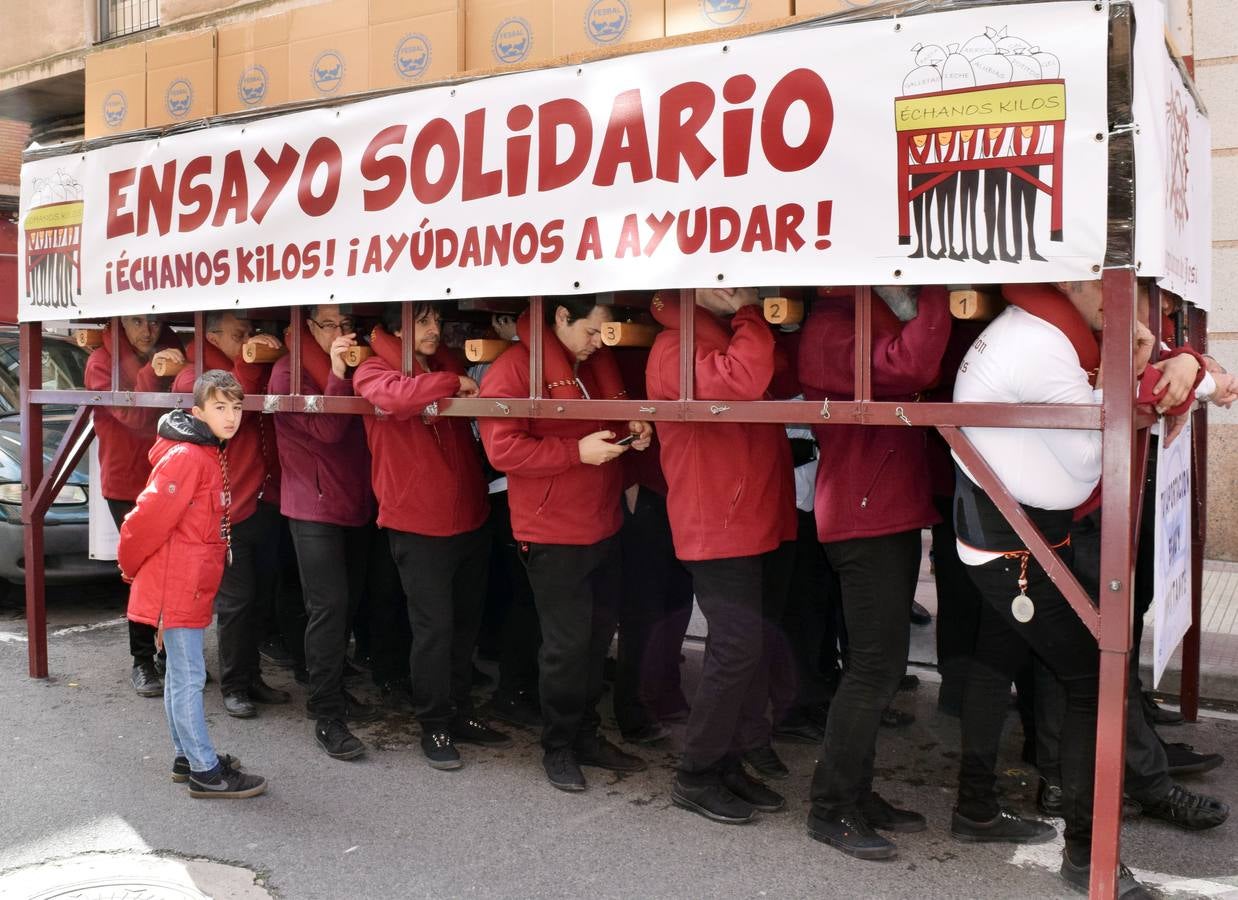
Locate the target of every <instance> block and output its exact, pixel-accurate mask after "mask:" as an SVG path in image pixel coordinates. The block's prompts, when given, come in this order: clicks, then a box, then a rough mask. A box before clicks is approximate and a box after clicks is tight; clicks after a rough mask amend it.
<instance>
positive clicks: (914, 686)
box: [898, 675, 920, 693]
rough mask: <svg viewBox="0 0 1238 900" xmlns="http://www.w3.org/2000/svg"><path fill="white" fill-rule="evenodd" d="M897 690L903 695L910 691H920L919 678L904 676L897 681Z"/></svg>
mask: <svg viewBox="0 0 1238 900" xmlns="http://www.w3.org/2000/svg"><path fill="white" fill-rule="evenodd" d="M898 689H899V690H900V691H902V692H903V693H911V692H912V691H918V690H920V676H919V675H904V676H903V677H902V678H900V679H899V680H898Z"/></svg>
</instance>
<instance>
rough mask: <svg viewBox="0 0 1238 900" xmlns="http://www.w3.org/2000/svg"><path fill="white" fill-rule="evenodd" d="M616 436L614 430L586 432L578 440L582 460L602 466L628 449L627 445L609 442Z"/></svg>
mask: <svg viewBox="0 0 1238 900" xmlns="http://www.w3.org/2000/svg"><path fill="white" fill-rule="evenodd" d="M614 436H615V433H614V432H613V431H595V432H593V434H586V435H585V436H584V437H582V438H581V439H580V440H579V441H577V442H576V446H577V447H578V448H579V451H580V461H581V462H582V463H584V464H585V465H586V466H600V465H604V464H605V463H608V462H610V461H611V460H612V459H616V458H617V457H618V456H619V455H620V454H622V453H624V452H625V451H627V449H628V448H627V447H620V446H619V445H618V444H611V443H609V441H610V440H611V438H613V437H614Z"/></svg>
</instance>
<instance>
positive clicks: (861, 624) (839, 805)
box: [810, 529, 920, 818]
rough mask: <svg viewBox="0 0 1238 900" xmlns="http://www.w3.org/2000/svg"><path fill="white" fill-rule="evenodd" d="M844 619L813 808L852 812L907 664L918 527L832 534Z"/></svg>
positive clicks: (831, 555) (829, 549)
mask: <svg viewBox="0 0 1238 900" xmlns="http://www.w3.org/2000/svg"><path fill="white" fill-rule="evenodd" d="M824 546H825V555H826V557H827V558H828V559H829V561H830V565H831V566H832V567H833V569H834V571H835V572H837V573H838V579H839V584H840V586H841V589H842V605H843V618H844V620H845V621H846V624H847V667H846V669H844V671H843V677H842V681H841V682H840V683H839V686H838V691H837V692H836V693H835V694H834V700H833V702H832V703H831V704H830V715H829V718H828V719H827V720H826V724H825V742H824V744H823V746H822V748H821V757H820V759H818V761H817V767H816V769H815V770H814V772H813V776H812V788H811V791H810V793H811V797H812V810H813V814H814V815H817V816H820V817H822V818H826V817H829V816H833V815H837V814H840V813H844V812H852V811H854V810H855V808H856V807H857V805H858V804H859V803H860V802H861V801H862V800H863V799H864V798H865V797H866V796H867V795H868V793H869V792H870V791H871V790H872V785H873V758H874V756H875V755H876V751H877V732H878V730H879V729H880V727H881V712H882V710H884V709H885V708H886V707H887V706H888V705H889V703H890V701H891V700H892V699H894V694H895V692H896V691H897V690H898V682H899V679H900V678H902V677H903V673H904V672H905V671H906V669H907V651H908V647H909V645H910V641H911V625H910V621H909V619H908V615H909V614H910V612H911V604H912V601H913V600H914V599H915V595H916V580H917V579H918V577H919V571H920V532H919V530H918V529H917V530H914V531H903V532H899V533H898V534H890V535H883V536H881V537H870V538H853V539H851V540H845V541H831V542H830V543H827V544H825V545H824Z"/></svg>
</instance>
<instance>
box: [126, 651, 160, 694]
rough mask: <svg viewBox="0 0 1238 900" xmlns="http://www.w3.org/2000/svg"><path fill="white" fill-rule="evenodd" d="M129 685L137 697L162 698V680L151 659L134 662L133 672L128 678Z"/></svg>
mask: <svg viewBox="0 0 1238 900" xmlns="http://www.w3.org/2000/svg"><path fill="white" fill-rule="evenodd" d="M129 683H130V684H132V685H133V690H134V691H135V692H136V693H137V695H138V696H139V697H162V696H163V679H162V678H160V677H159V673H158V672H157V671H155V661H154V660H153V659H143V660H139V661H137V662H135V663H134V664H133V672H132V674H131V675H130V676H129Z"/></svg>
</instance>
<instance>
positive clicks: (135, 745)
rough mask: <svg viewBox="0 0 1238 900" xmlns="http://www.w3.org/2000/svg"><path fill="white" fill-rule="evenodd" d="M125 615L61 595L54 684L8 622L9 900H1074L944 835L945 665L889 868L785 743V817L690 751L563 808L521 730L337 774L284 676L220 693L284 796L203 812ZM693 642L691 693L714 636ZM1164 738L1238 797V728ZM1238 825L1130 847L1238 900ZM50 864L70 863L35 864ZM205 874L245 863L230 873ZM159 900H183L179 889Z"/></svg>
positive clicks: (88, 597) (408, 741)
mask: <svg viewBox="0 0 1238 900" xmlns="http://www.w3.org/2000/svg"><path fill="white" fill-rule="evenodd" d="M120 614H121V610H120V606H119V600H118V599H117V596H116V592H115V591H114V590H112V591H108V590H92V591H85V590H73V591H69V592H60V593H59V594H58V595H57V596H55V597H53V599H52V601H51V612H50V620H51V626H50V627H51V631H52V638H51V649H50V665H51V672H52V677H51V678H50V679H48V680H46V681H36V680H32V679H30V678H28V677H27V676H26V645H25V643H24V641H23V638H24V633H25V628H24V622H23V621H22V619H21V617H20V614H19V612H18V611H17V610H14V609H9V610H0V773H3V777H2V778H0V811H2V812H0V821H2V822H3V823H4V828H3V831H2V833H0V896H3V897H6V898H8V897H29V896H34V894H32V893H31V891H32V890H34V889H33V888H31V885H32V884H34V885H37V886H38V887H37V891H38V893H37V896H41V897H51V896H60V894H59V893H58V892H57V891H54V890H52V888H53V886H54V885H55V884H63V883H64V881H63V880H59V881H58V880H57V879H63V878H68V879H69V880H72V879H74V878H78V879H79V882H80V878H79V876H80V874H81V870H80V868H78V869H74V866H78V867H81V866H88V867H89V866H93V867H94V868H93V869H91V871H93V872H96V873H97V872H98V871H99V870H100V867H102V868H104V869H107V866H108V865H110V866H111V869H107V871H109V872H110V873H111V874H112V875H113V876H114V875H115V871H116V870H117V869H123V870H126V871H128V870H133V872H134V876H133V877H134V878H135V879H136V878H138V877H140V876H145V877H147V878H149V879H155V878H156V876H158V877H159V878H161V879H164V881H165V882H166V883H170V882H168V881H167V878H168V877H170V876H168V872H169V870H171V869H176V870H178V871H180V872H182V873H185V874H184V877H185V878H188V879H189V880H190V882H191V883H193V884H196V885H197V887H198V889H199V891H200V894H198V895H202V894H206V895H214V896H216V897H237V898H240V897H242V896H253V895H254V889H257V890H258V893H257V895H258V896H261V895H262V894H263V893H265V892H270V893H271V894H273V895H275V896H278V897H284V898H307V900H310V898H340V897H349V898H402V897H585V896H588V897H603V898H604V897H623V898H630V897H711V898H717V897H723V898H730V897H767V896H768V897H809V896H812V897H840V898H843V897H845V898H856V897H879V898H885V897H891V898H895V897H907V898H924V897H949V898H971V897H976V898H981V897H983V898H1028V897H1065V896H1071V895H1070V894H1069V893H1068V892H1067V891H1066V890H1065V889H1064V887H1063V885H1062V884H1061V882H1059V881H1058V880H1057V877H1056V874H1055V872H1056V867H1057V862H1058V854H1059V853H1060V848H1061V843H1060V840H1059V841H1057V842H1055V843H1052V844H1046V845H1041V846H1038V847H1030V848H1014V847H996V846H990V847H983V846H980V847H977V846H969V845H960V844H957V843H955V842H953V841H952V840H951V839H950V837H949V835H948V834H947V831H946V829H947V825H948V819H949V812H950V807H951V805H952V800H953V789H954V783H955V773H956V766H957V755H958V754H957V749H958V729H957V723H956V722H955V721H954V720H951V719H949V718H945V717H943V716H941V715H939V714H938V713H937V712H936V709H935V690H934V684H933V678H934V673H933V672H932V671H931V670H930V669H920V670H918V671H919V672H920V674H921V676H922V684H921V687H920V689H919V690H918V691H917V692H915V693H910V694H903V695H901V696H900V699H899V700H898V704H899V705H900V706H901V707H903V708H905V709H910V710H913V711H914V712H915V714H916V716H917V721H916V722H915V723H914V724H913V725H911V726H909V727H907V728H904V729H898V730H883V732H882V735H881V740H880V745H879V756H878V763H877V772H878V784H877V786H878V789H879V790H880V791H881V792H882V793H883V795H885V796H887V797H888V798H889V799H891V800H893V801H895V802H897V803H901V804H905V805H908V806H910V807H912V808H915V809H918V810H921V811H922V812H924V813H925V814H926V815H927V816H928V820H929V829H928V830H927V831H926V832H924V833H921V834H914V835H900V836H898V838H897V840H898V844H899V847H900V856H899V858H898V859H897V860H894V861H892V862H888V863H872V862H860V861H857V860H853V859H850V858H847V857H844V856H842V855H840V854H839V853H837V852H836V851H834V850H831V849H830V848H828V847H825V846H823V845H821V844H817V843H815V842H813V841H812V840H810V839H809V838H808V837H807V836H806V835H805V832H804V816H805V814H806V811H807V808H808V800H807V798H808V784H809V779H810V776H811V773H812V768H813V764H814V757H815V756H816V751H817V748H816V747H812V746H803V745H792V744H780V745H778V749H779V752H780V753H781V754H782V755H783V757H784V759H785V760H786V762H787V764H788V765H789V767H790V769H791V772H792V774H791V777H790V778H789V779H787V780H786V781H783V782H781V783H778V784H777V785H776V787H777V788H778V789H779V790H780V791H782V792H783V793H785V794H786V796H787V798H788V806H789V809H788V811H786V812H783V813H778V814H771V815H765V816H762V817H761V819H760V820H759V821H758V822H756V823H754V824H752V825H748V826H743V827H732V826H723V825H715V824H712V823H709V822H706V821H705V820H703V819H700V818H698V817H696V816H693V815H691V814H689V813H686V812H684V811H682V810H679V809H677V808H675V807H673V806H672V805H671V803H670V799H669V793H668V792H669V786H670V780H671V776H672V764H673V760H674V752H673V747H669V748H664V749H662V750H659V751H651V750H641V751H639V752H640V753H641V755H643V756H644V757H645V758H646V759H647V760H648V761H649V763H650V768H649V770H648V771H647V772H645V773H642V774H638V775H633V776H627V777H623V776H616V775H613V774H609V773H603V772H599V771H596V770H588V772H587V774H588V775H589V778H590V788H589V790H588V791H587V792H586V793H583V794H577V795H568V794H563V793H560V792H558V791H555V790H554V789H552V788H551V787H550V786H549V785H548V784H547V783H546V782H545V779H544V776H543V774H542V772H541V767H540V752H539V750H538V747H537V742H536V736H535V735H534V734H533V733H532V732H527V731H517V732H516V735H517V743H516V746H515V747H514V748H512V749H509V750H501V751H492V752H487V751H484V750H480V749H475V748H464V749H463V753H464V756H465V759H466V761H467V765H466V766H465V768H463V769H462V770H460V771H457V772H438V771H433V770H431V769H429V768H428V767H427V766H426V765H425V764H424V762H423V761H422V759H421V755H420V751H419V749H418V747H417V742H416V729H415V725H414V724H413V723H412V722H411V721H410V719H409V718H408V717H407V716H403V715H398V714H394V713H392V714H388V715H387V716H386V717H385V718H384V719H383V720H382V721H381V722H378V723H375V724H374V725H371V726H365V727H362V728H359V729H358V733H359V735H360V736H361V737H362V738H363V739H364V740H365V741H366V742H367V743H368V744H369V746H370V748H371V749H370V753H369V754H368V755H367V756H366V757H365V758H363V759H362V760H360V761H357V762H355V763H345V762H337V761H334V760H331V759H329V758H327V757H326V756H325V755H324V754H323V753H322V752H321V751H320V750H319V749H318V748H317V746H316V745H315V744H314V742H313V739H312V736H311V730H312V723H311V722H310V721H309V720H307V719H305V718H304V717H303V714H302V706H301V704H302V703H303V701H304V693H303V691H301V690H300V689H299V688H298V686H297V685H296V684H295V683H293V682H292V680H291V678H290V677H289V676H288V674H287V673H286V672H278V671H277V672H274V673H271V680H272V681H273V682H274V683H276V684H278V685H280V686H282V687H286V688H289V689H290V690H292V692H293V695H294V699H293V703H292V704H290V705H288V706H284V707H276V708H265V709H263V711H262V714H261V716H260V717H259V718H257V719H253V720H248V721H241V720H236V719H231V718H229V717H228V716H227V715H226V714H224V712H223V710H222V706H221V703H220V699H219V695H218V691H217V689H216V688H215V686H213V685H208V687H207V692H206V708H207V714H208V720H209V723H210V726H211V729H212V734H213V736H214V738H215V740H216V743H217V746H218V747H219V748H220V749H221V750H223V751H227V752H231V753H233V754H236V755H238V756H239V757H240V758H241V759H242V760H243V762H244V763H245V765H246V767H247V768H248V769H249V770H251V771H255V772H260V773H262V774H265V775H267V776H268V777H269V778H270V781H271V788H270V791H269V792H268V794H267V795H265V796H263V797H261V798H257V799H253V800H246V801H225V802H205V801H195V800H191V799H190V798H189V797H188V796H187V795H186V792H185V789H184V787H183V786H180V785H173V784H172V783H171V782H170V780H169V778H168V767H169V764H170V762H171V759H170V756H171V752H170V749H169V745H168V738H167V730H166V724H165V722H164V718H163V707H162V704H161V703H160V702H159V701H158V700H143V699H141V698H138V697H136V696H134V695H133V693H132V691H131V690H130V689H129V687H128V684H127V675H128V668H127V653H126V651H127V642H126V632H125V628H124V627H123V621H122V620H121V619H120ZM924 630H925V631H929V632H931V628H929V629H924ZM212 637H213V636H212ZM686 651H687V652H686V658H687V659H686V663H685V669H684V671H685V678H686V679H687V681H688V686H689V687H691V682H692V681H693V680H694V679H695V677H696V672H697V670H698V668H699V660H700V644H699V642H689V643H688V645H687V647H686ZM213 658H214V656H213V652H210V653H209V655H208V660H213ZM359 689H360V691H361V692H362V693H366V686H364V685H362V686H359ZM605 716H606V717H607V719H608V720H609V710H608V709H607V710H606V711H605ZM614 736H615V735H614V734H613V731H612V737H614ZM676 737H678V735H676ZM1166 737H1167V739H1169V740H1187V741H1190V742H1191V743H1193V744H1195V745H1196V746H1197V747H1200V748H1206V749H1209V750H1216V751H1219V752H1222V753H1225V754H1226V755H1227V756H1228V757H1229V758H1230V760H1231V763H1230V764H1228V765H1226V766H1224V767H1222V768H1221V769H1218V770H1216V771H1214V772H1212V773H1209V774H1208V775H1206V776H1204V777H1202V778H1199V779H1195V780H1194V781H1193V782H1192V786H1193V787H1194V788H1195V789H1197V790H1206V791H1208V792H1210V793H1213V794H1216V795H1218V796H1220V797H1222V798H1227V799H1231V800H1232V799H1234V798H1235V797H1238V775H1236V774H1235V772H1236V771H1238V766H1236V764H1235V762H1233V761H1235V760H1238V720H1236V719H1235V718H1234V717H1229V718H1207V719H1204V720H1202V721H1201V722H1200V723H1199V724H1196V725H1188V726H1182V727H1179V728H1177V729H1172V730H1168V729H1167V730H1166ZM1019 744H1020V739H1019V734H1018V726H1017V723H1016V720H1015V718H1014V717H1013V716H1012V718H1011V722H1010V727H1009V728H1008V734H1007V745H1006V747H1005V752H1004V755H1003V758H1002V761H1001V767H1000V768H1001V779H1002V785H1003V789H1004V791H1005V793H1006V796H1007V800H1008V801H1009V802H1010V803H1011V804H1012V805H1013V806H1014V807H1016V808H1017V809H1020V810H1023V811H1030V810H1031V809H1032V803H1033V800H1034V787H1035V778H1034V773H1033V772H1032V771H1031V770H1029V769H1028V768H1027V767H1026V766H1024V765H1023V764H1022V763H1020V761H1019V758H1018V753H1019ZM1234 827H1235V826H1234V824H1233V823H1227V824H1226V825H1224V826H1222V827H1221V828H1219V829H1216V830H1214V831H1211V832H1205V833H1198V834H1186V833H1183V832H1180V831H1177V830H1174V829H1171V828H1169V827H1167V826H1161V825H1158V824H1155V823H1151V822H1143V821H1140V822H1133V823H1128V824H1127V826H1126V827H1125V828H1124V841H1125V849H1124V856H1125V858H1126V860H1127V861H1128V863H1130V864H1131V865H1132V866H1133V867H1134V868H1135V869H1136V871H1137V872H1138V873H1139V874H1141V875H1142V876H1143V877H1145V878H1146V879H1148V880H1149V881H1151V882H1153V883H1155V884H1157V885H1159V886H1160V887H1161V888H1162V889H1163V891H1164V895H1165V896H1167V897H1174V898H1179V897H1238V841H1236V840H1235V839H1234ZM81 854H86V855H85V856H80V855H81ZM52 860H61V861H62V863H61V864H60V865H59V866H58V867H56V868H54V869H36V868H32V867H34V866H36V865H38V864H40V863H44V864H45V863H47V862H48V861H52ZM211 863H229V864H235V865H240V866H243V867H246V870H247V871H243V873H242V874H243V877H241V878H239V879H238V877H237V876H236V874H235V871H236V870H232V869H230V870H227V871H228V872H230V873H231V874H229V875H227V876H226V877H225V876H223V875H220V874H219V872H221V871H224V870H223V869H222V867H218V866H216V867H212V866H211ZM212 873H214V874H212ZM103 881H107V879H103ZM75 883H78V882H75ZM100 883H102V882H100ZM107 883H109V884H113V883H116V882H115V878H112V880H111V881H107ZM20 885H24V886H20ZM79 895H81V896H85V895H84V894H81V892H80V891H79ZM92 896H95V895H92ZM97 896H128V895H126V894H120V893H119V892H116V893H114V894H110V893H109V894H104V893H98V894H97ZM141 896H178V897H179V896H189V895H188V894H185V893H174V892H172V890H171V888H167V889H166V892H165V893H162V894H161V893H148V894H145V895H141Z"/></svg>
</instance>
